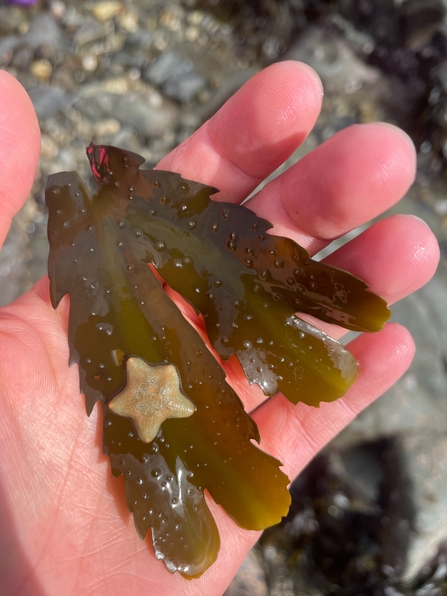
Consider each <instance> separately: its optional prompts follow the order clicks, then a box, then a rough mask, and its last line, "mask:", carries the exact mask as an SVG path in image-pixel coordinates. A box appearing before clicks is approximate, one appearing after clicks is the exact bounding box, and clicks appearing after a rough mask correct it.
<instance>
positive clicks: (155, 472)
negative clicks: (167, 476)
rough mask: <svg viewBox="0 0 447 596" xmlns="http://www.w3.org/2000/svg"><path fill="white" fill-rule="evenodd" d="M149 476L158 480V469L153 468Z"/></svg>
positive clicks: (159, 474) (159, 471)
mask: <svg viewBox="0 0 447 596" xmlns="http://www.w3.org/2000/svg"><path fill="white" fill-rule="evenodd" d="M151 475H152V476H153V477H154V478H158V477H159V476H161V470H160V469H159V468H154V469H153V470H151Z"/></svg>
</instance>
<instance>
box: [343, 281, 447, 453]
mask: <svg viewBox="0 0 447 596" xmlns="http://www.w3.org/2000/svg"><path fill="white" fill-rule="evenodd" d="M445 304H447V283H446V280H445V279H444V276H435V277H434V278H433V279H432V280H431V281H430V282H429V283H428V284H427V285H426V286H425V287H424V288H422V289H421V290H419V291H418V292H416V293H415V294H413V295H411V296H409V297H408V298H406V299H405V300H403V301H401V302H399V303H397V304H395V305H393V308H392V310H393V320H394V321H397V322H399V323H401V324H403V325H405V326H406V327H407V328H408V329H409V330H410V332H411V334H412V336H413V338H414V339H415V342H416V355H415V358H414V360H413V363H412V365H411V368H410V369H409V371H408V372H407V373H406V374H405V375H404V376H403V377H402V379H400V380H399V381H398V382H397V383H396V385H394V386H393V387H392V388H391V389H390V390H389V391H387V392H386V393H385V395H383V396H382V397H381V398H380V399H379V400H377V401H376V402H375V403H373V404H372V405H371V406H370V407H369V408H368V409H367V410H365V411H364V412H362V413H361V414H360V415H359V416H358V417H357V418H356V419H355V420H354V421H353V422H352V423H351V424H350V425H349V427H348V428H347V429H346V430H345V431H343V433H342V434H341V435H340V436H339V437H338V438H337V439H336V444H337V445H339V446H341V445H346V444H353V443H355V442H362V441H364V440H372V439H377V438H379V437H392V436H396V435H398V436H400V435H404V434H405V433H413V432H415V431H420V432H422V431H426V432H432V433H443V432H446V431H447V400H446V395H447V374H446V364H445V363H446V362H447V320H446V317H445Z"/></svg>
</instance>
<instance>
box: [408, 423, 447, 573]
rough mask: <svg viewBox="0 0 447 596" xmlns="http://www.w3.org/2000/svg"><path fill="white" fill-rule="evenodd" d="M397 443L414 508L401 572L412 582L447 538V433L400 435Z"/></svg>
mask: <svg viewBox="0 0 447 596" xmlns="http://www.w3.org/2000/svg"><path fill="white" fill-rule="evenodd" d="M398 446H399V449H400V451H401V456H402V464H403V469H404V470H405V471H406V474H407V477H408V481H409V482H408V486H409V489H410V495H409V499H410V500H411V505H412V508H413V511H414V527H413V531H412V532H411V533H410V536H409V541H408V545H407V553H406V564H405V567H404V569H403V573H402V579H403V581H404V582H405V583H407V584H410V583H412V582H413V580H414V579H415V578H416V577H417V576H418V575H419V574H420V573H421V571H422V570H423V568H424V566H425V565H427V564H428V563H429V562H430V560H431V559H433V558H434V557H435V556H436V553H437V552H438V550H439V548H440V546H441V543H442V542H444V541H445V539H446V538H447V483H446V478H447V433H441V434H436V433H426V434H416V435H414V436H411V435H408V436H406V437H403V438H402V439H399V442H398ZM441 571H442V570H440V571H439V572H438V573H439V574H441Z"/></svg>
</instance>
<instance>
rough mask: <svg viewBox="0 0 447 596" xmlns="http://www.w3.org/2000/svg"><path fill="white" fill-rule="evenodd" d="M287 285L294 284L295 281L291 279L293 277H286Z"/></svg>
mask: <svg viewBox="0 0 447 596" xmlns="http://www.w3.org/2000/svg"><path fill="white" fill-rule="evenodd" d="M287 283H288V284H289V286H293V284H294V283H295V280H294V279H293V277H288V278H287Z"/></svg>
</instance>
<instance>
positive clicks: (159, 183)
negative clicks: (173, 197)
mask: <svg viewBox="0 0 447 596" xmlns="http://www.w3.org/2000/svg"><path fill="white" fill-rule="evenodd" d="M153 185H154V187H155V188H160V186H161V182H159V181H158V180H154V182H153Z"/></svg>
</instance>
